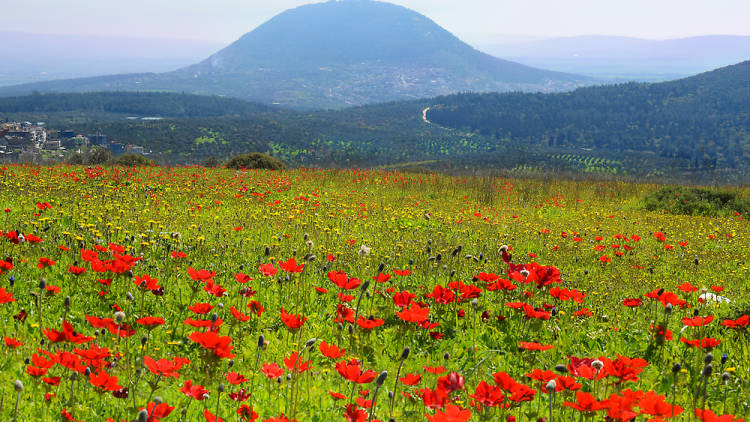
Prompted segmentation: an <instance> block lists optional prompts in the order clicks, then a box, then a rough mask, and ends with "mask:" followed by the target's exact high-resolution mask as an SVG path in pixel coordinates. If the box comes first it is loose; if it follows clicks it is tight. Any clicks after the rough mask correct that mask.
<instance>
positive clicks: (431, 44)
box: [0, 0, 591, 108]
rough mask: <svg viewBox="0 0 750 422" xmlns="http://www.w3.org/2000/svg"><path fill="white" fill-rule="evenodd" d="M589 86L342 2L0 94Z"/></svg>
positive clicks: (297, 102)
mask: <svg viewBox="0 0 750 422" xmlns="http://www.w3.org/2000/svg"><path fill="white" fill-rule="evenodd" d="M590 82H591V81H590V80H589V79H588V78H586V77H579V76H575V75H569V74H564V73H558V72H549V71H544V70H540V69H535V68H531V67H527V66H524V65H521V64H518V63H514V62H509V61H506V60H501V59H498V58H495V57H492V56H489V55H487V54H484V53H481V52H479V51H477V50H475V49H473V48H472V47H470V46H469V45H467V44H465V43H463V42H461V41H460V40H459V39H458V38H456V37H455V36H453V35H451V34H450V33H449V32H448V31H446V30H444V29H443V28H441V27H440V26H438V25H437V24H435V23H434V22H433V21H431V20H430V19H428V18H426V17H425V16H422V15H420V14H418V13H416V12H414V11H412V10H409V9H406V8H404V7H401V6H396V5H393V4H389V3H383V2H377V1H369V0H346V1H333V2H327V3H318V4H311V5H306V6H301V7H298V8H296V9H291V10H288V11H286V12H283V13H281V14H279V15H277V16H276V17H274V18H273V19H271V20H269V21H268V22H266V23H265V24H263V25H261V26H260V27H258V28H257V29H255V30H254V31H252V32H250V33H248V34H246V35H244V36H243V37H241V38H240V39H239V40H237V41H236V42H234V43H233V44H231V45H229V46H228V47H226V48H224V49H223V50H221V51H219V52H218V53H216V54H214V55H212V56H211V57H209V58H208V59H206V60H204V61H202V62H200V63H198V64H196V65H193V66H189V67H186V68H183V69H180V70H177V71H174V72H168V73H161V74H141V75H132V76H131V75H123V76H118V77H117V78H116V79H112V78H109V77H102V78H97V79H91V78H89V79H82V80H69V81H59V82H48V83H43V84H28V85H21V86H15V87H7V88H0V95H5V96H7V95H23V94H27V93H30V92H32V91H39V92H52V91H58V92H61V91H75V92H80V91H94V90H104V89H106V90H118V91H122V90H128V91H132V90H141V91H142V90H167V91H185V92H190V93H198V94H220V95H228V96H234V97H239V98H243V99H250V100H256V101H262V102H267V103H276V104H280V105H283V106H289V107H299V108H339V107H343V106H347V105H360V104H366V103H372V102H382V101H391V100H400V99H411V98H422V97H430V96H435V95H443V94H448V93H454V92H461V91H509V90H514V91H515V90H526V91H559V90H567V89H572V88H575V87H576V86H580V85H582V84H585V83H590Z"/></svg>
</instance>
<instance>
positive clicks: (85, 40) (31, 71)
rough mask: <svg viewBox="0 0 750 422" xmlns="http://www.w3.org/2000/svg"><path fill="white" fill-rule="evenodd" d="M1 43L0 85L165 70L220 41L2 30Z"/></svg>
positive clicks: (212, 49)
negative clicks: (30, 32)
mask: <svg viewBox="0 0 750 422" xmlns="http://www.w3.org/2000/svg"><path fill="white" fill-rule="evenodd" d="M49 29H52V28H49ZM0 44H2V46H3V48H2V54H3V60H0V86H8V85H17V84H21V83H30V82H39V81H49V80H55V79H68V78H81V77H90V76H97V75H105V74H112V73H133V72H168V71H172V70H174V69H178V68H181V67H185V66H188V65H190V64H193V63H195V62H196V61H197V60H201V59H203V58H204V57H206V56H207V55H209V54H213V53H215V52H216V51H219V50H220V49H221V48H222V47H224V46H223V45H220V44H218V43H217V42H212V41H199V40H180V39H162V38H156V39H155V38H136V37H130V38H127V37H107V36H92V35H62V34H29V33H24V32H3V31H0Z"/></svg>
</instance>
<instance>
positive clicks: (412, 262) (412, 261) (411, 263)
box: [409, 259, 414, 267]
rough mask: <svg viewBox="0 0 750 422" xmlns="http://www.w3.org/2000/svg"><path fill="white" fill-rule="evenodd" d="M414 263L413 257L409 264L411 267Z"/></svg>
mask: <svg viewBox="0 0 750 422" xmlns="http://www.w3.org/2000/svg"><path fill="white" fill-rule="evenodd" d="M412 265H414V260H413V259H410V260H409V266H410V267H411V266H412Z"/></svg>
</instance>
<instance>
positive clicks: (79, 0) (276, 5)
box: [0, 0, 750, 43]
mask: <svg viewBox="0 0 750 422" xmlns="http://www.w3.org/2000/svg"><path fill="white" fill-rule="evenodd" d="M392 2H393V3H397V4H400V5H403V6H406V7H409V8H411V9H414V10H416V11H418V12H420V13H422V14H425V15H427V16H428V17H430V18H431V19H432V20H434V21H435V22H437V23H438V24H440V25H441V26H443V27H445V28H446V29H448V30H449V31H451V32H453V33H454V34H456V35H458V36H459V37H460V38H463V39H464V40H466V41H470V42H474V43H482V42H492V41H499V42H502V41H504V40H503V36H507V35H524V36H538V37H552V36H572V35H583V34H602V35H625V36H634V37H642V38H655V39H664V38H676V37H684V36H691V35H704V34H739V35H750V25H749V24H748V18H750V1H748V0H450V1H448V0H394V1H392ZM306 3H311V1H304V0H0V10H1V11H2V19H0V21H1V22H2V26H1V27H0V31H24V32H31V33H52V34H94V35H114V36H124V35H125V36H139V37H147V38H154V37H159V38H187V39H199V40H212V41H219V42H230V41H234V40H235V39H237V38H239V37H240V36H241V35H242V34H244V33H246V32H249V31H251V30H252V29H254V28H255V27H256V26H258V25H260V24H261V23H263V22H264V21H266V20H268V19H269V18H271V17H273V16H274V15H276V14H278V13H280V12H282V11H284V10H286V9H289V8H292V7H296V6H299V5H302V4H306Z"/></svg>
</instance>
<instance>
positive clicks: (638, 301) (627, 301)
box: [622, 298, 643, 308]
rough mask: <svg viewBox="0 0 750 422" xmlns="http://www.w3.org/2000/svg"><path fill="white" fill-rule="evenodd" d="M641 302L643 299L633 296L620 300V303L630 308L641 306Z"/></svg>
mask: <svg viewBox="0 0 750 422" xmlns="http://www.w3.org/2000/svg"><path fill="white" fill-rule="evenodd" d="M642 303H643V300H641V298H635V299H624V300H623V301H622V304H623V305H625V306H628V307H631V308H636V307H638V306H641V304H642Z"/></svg>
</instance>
